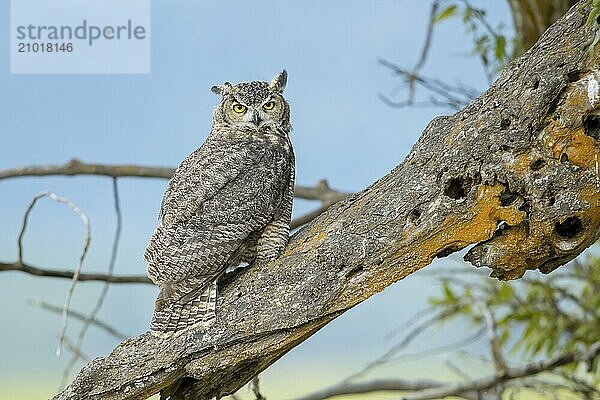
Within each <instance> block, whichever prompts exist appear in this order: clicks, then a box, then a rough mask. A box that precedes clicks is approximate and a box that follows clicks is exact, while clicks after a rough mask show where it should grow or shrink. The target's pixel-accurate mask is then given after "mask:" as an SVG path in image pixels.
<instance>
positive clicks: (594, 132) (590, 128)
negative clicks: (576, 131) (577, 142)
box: [583, 115, 600, 141]
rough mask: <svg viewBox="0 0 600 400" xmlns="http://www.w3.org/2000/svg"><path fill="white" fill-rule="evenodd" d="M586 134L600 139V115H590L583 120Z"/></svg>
mask: <svg viewBox="0 0 600 400" xmlns="http://www.w3.org/2000/svg"><path fill="white" fill-rule="evenodd" d="M583 129H584V131H585V134H586V135H588V136H590V137H593V138H594V139H596V140H597V141H600V116H598V115H588V116H587V117H585V119H584V120H583Z"/></svg>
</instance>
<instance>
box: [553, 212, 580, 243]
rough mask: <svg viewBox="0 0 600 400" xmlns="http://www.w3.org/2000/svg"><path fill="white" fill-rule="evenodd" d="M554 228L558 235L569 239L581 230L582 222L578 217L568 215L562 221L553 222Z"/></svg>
mask: <svg viewBox="0 0 600 400" xmlns="http://www.w3.org/2000/svg"><path fill="white" fill-rule="evenodd" d="M554 230H555V231H556V233H558V235H559V236H561V237H563V238H567V239H571V238H574V237H575V236H577V235H578V234H579V233H581V232H582V231H583V224H582V223H581V220H580V219H579V218H577V217H569V218H567V219H565V220H564V221H563V222H557V223H556V224H554Z"/></svg>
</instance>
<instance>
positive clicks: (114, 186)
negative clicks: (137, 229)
mask: <svg viewBox="0 0 600 400" xmlns="http://www.w3.org/2000/svg"><path fill="white" fill-rule="evenodd" d="M112 189H113V202H114V208H115V216H116V224H115V236H114V239H113V245H112V251H111V255H110V261H109V263H108V276H112V275H113V273H114V270H115V263H116V261H117V253H118V250H119V240H120V238H121V228H122V220H123V218H122V215H121V206H120V204H119V186H118V182H117V178H112ZM109 287H110V283H109V282H104V286H103V287H102V292H101V293H100V296H99V297H98V301H97V302H96V305H95V306H94V309H93V310H92V312H91V313H90V314H89V316H88V317H87V318H86V319H85V321H84V322H83V326H82V327H81V330H80V331H79V336H78V337H77V343H76V345H75V346H76V349H78V350H81V348H82V347H83V342H84V340H85V335H86V333H87V331H88V329H89V327H90V325H91V323H92V321H93V320H94V319H95V318H96V315H98V312H99V311H100V309H101V308H102V305H103V304H104V299H105V298H106V295H107V293H108V288H109ZM77 359H78V358H77V357H76V355H75V354H74V355H73V357H71V360H70V361H69V363H68V364H67V366H66V367H65V370H64V371H63V378H62V382H61V388H62V387H64V386H65V385H66V384H67V380H68V378H69V374H70V373H71V370H72V369H73V367H74V366H75V363H76V362H77Z"/></svg>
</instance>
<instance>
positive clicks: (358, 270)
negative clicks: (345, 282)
mask: <svg viewBox="0 0 600 400" xmlns="http://www.w3.org/2000/svg"><path fill="white" fill-rule="evenodd" d="M363 270H364V267H363V266H362V265H360V266H358V267H355V268H353V269H351V270H350V272H348V275H347V277H348V279H352V278H354V277H355V276H356V275H358V274H360V273H361V272H363Z"/></svg>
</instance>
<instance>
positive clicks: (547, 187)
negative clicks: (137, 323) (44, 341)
mask: <svg viewBox="0 0 600 400" xmlns="http://www.w3.org/2000/svg"><path fill="white" fill-rule="evenodd" d="M584 21H585V18H584V16H582V15H581V14H580V13H578V12H577V11H576V10H574V9H572V10H571V11H569V13H568V14H567V16H566V17H563V18H562V19H560V20H559V21H558V22H557V23H556V24H555V25H553V26H552V27H551V28H550V29H549V30H548V31H547V32H546V34H545V35H544V36H543V37H542V39H541V40H540V42H538V43H537V44H536V45H535V46H534V47H533V48H532V49H531V50H530V51H529V52H527V53H526V54H525V55H524V56H523V57H521V58H520V59H518V60H516V61H514V62H512V63H511V64H509V65H508V66H507V68H506V69H505V71H504V72H503V73H502V75H501V76H500V78H499V79H498V81H497V82H496V83H495V84H494V85H493V86H492V87H491V88H490V89H489V90H488V91H487V92H486V93H485V94H483V95H482V96H481V97H479V98H478V99H476V100H474V101H473V102H471V103H470V104H469V105H468V106H467V107H465V108H464V109H463V110H462V111H460V112H458V113H457V114H455V115H453V116H447V117H440V118H436V119H434V120H433V121H432V122H431V123H430V124H429V126H428V127H427V128H426V129H425V132H424V133H423V135H422V137H421V138H420V139H419V141H418V142H417V144H416V145H415V147H414V148H413V149H412V151H411V152H410V154H409V155H408V157H407V158H406V160H405V161H404V162H403V163H402V164H401V165H400V166H398V167H397V168H395V169H394V170H393V171H392V172H391V173H390V174H389V175H387V176H385V177H384V178H382V179H380V180H379V181H377V182H375V183H374V184H373V185H371V186H370V187H369V188H367V189H366V190H364V191H363V192H361V193H359V194H356V195H352V196H350V197H349V198H347V199H346V200H343V201H341V202H339V203H337V204H335V205H334V206H332V207H331V208H330V209H329V210H328V211H326V212H325V213H323V214H322V215H320V216H319V217H318V218H317V219H315V220H314V221H313V222H312V223H310V224H309V225H307V226H305V227H304V228H302V229H301V230H300V231H299V232H298V233H296V234H295V235H294V237H293V238H292V240H291V242H290V244H289V245H288V247H287V249H286V251H285V253H284V254H283V255H282V256H281V257H280V258H279V259H278V260H276V261H275V262H273V263H271V264H269V265H263V266H254V267H251V268H249V269H248V270H247V271H244V272H243V273H240V274H238V275H236V276H235V277H233V278H232V279H230V280H229V281H228V283H227V284H225V285H224V286H223V287H222V288H221V291H220V293H221V295H220V298H219V303H218V306H217V307H218V308H217V318H216V320H215V323H214V324H213V325H212V327H211V328H210V329H209V330H208V331H206V332H204V333H202V332H198V331H193V330H190V331H186V332H183V333H181V334H180V335H179V336H176V337H173V338H169V339H161V338H157V337H154V336H152V335H151V334H150V333H145V334H143V335H141V336H139V337H136V338H133V339H129V340H126V341H124V342H123V343H121V344H120V345H119V346H118V347H117V348H116V349H115V350H114V351H113V352H112V353H111V354H110V355H109V356H107V357H105V358H99V359H96V360H94V361H92V362H91V363H89V364H88V365H87V366H86V367H84V368H83V369H82V371H81V372H80V373H79V375H78V376H77V378H76V379H75V381H74V382H73V383H72V384H71V385H70V386H69V387H68V388H67V389H65V390H64V391H63V392H62V393H60V394H58V395H57V396H56V397H55V398H56V399H57V400H58V399H60V400H64V399H78V400H80V399H143V398H146V397H148V396H150V395H151V394H153V393H157V392H158V391H161V390H162V391H163V393H164V394H169V395H172V399H210V398H212V397H214V396H217V397H218V396H223V395H226V394H230V393H234V392H235V391H236V390H237V389H238V388H240V387H241V386H242V385H244V384H245V383H246V382H248V381H249V380H250V379H252V377H254V376H256V374H257V373H259V372H260V371H262V370H263V369H265V368H266V367H267V366H269V365H270V364H272V363H273V362H275V361H276V360H277V359H279V358H280V357H281V356H283V355H284V354H285V353H286V352H287V351H289V350H290V349H292V348H293V347H294V346H297V345H298V344H300V343H301V342H302V341H303V340H304V339H306V338H308V337H309V336H310V335H312V334H314V333H315V332H317V331H318V330H319V329H320V328H322V327H323V326H324V325H326V324H327V323H329V322H330V321H331V320H333V319H334V318H336V317H337V316H339V315H341V314H342V313H343V312H345V311H347V310H348V309H350V308H351V307H353V306H355V305H357V304H358V303H360V302H362V301H363V300H365V299H367V298H368V297H370V296H372V295H373V294H375V293H377V292H380V291H381V290H383V289H384V288H385V287H387V286H389V285H391V284H392V283H394V282H396V281H398V280H400V279H402V278H404V277H406V276H407V275H409V274H411V273H413V272H415V271H416V270H418V269H420V268H422V267H424V266H426V265H428V264H429V263H430V262H431V261H432V260H433V259H434V258H436V257H443V256H446V255H448V254H450V253H452V252H454V251H457V250H460V249H462V248H465V247H467V246H469V245H472V244H474V247H473V248H472V249H471V250H470V251H469V252H468V254H467V258H468V259H469V260H470V261H471V262H472V263H473V264H475V265H477V266H483V265H485V266H489V267H490V268H492V270H493V275H494V276H496V277H499V278H501V279H515V278H518V277H520V276H522V275H523V273H524V272H525V271H526V270H528V269H540V270H541V271H542V272H549V271H551V270H553V269H555V268H556V267H558V266H559V265H561V264H564V263H565V262H567V261H568V260H570V259H572V258H574V257H575V256H577V255H578V254H579V253H581V251H583V250H584V249H585V248H586V247H588V246H589V245H590V244H591V243H593V242H594V241H595V240H596V238H597V237H598V236H599V234H600V191H599V190H598V188H600V177H599V176H598V168H597V165H598V163H597V160H598V158H599V152H600V145H599V144H598V140H599V133H600V129H599V128H598V127H599V126H600V123H598V122H599V119H598V118H599V117H597V115H598V114H600V111H599V110H600V94H599V93H598V87H599V86H600V85H599V79H600V73H599V72H598V71H597V69H598V58H597V56H596V55H593V56H592V55H590V53H589V52H588V46H589V44H590V43H591V42H592V38H593V36H594V34H595V32H593V31H592V29H591V28H587V27H585V26H584ZM590 88H591V89H590ZM184 378H185V379H184Z"/></svg>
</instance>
